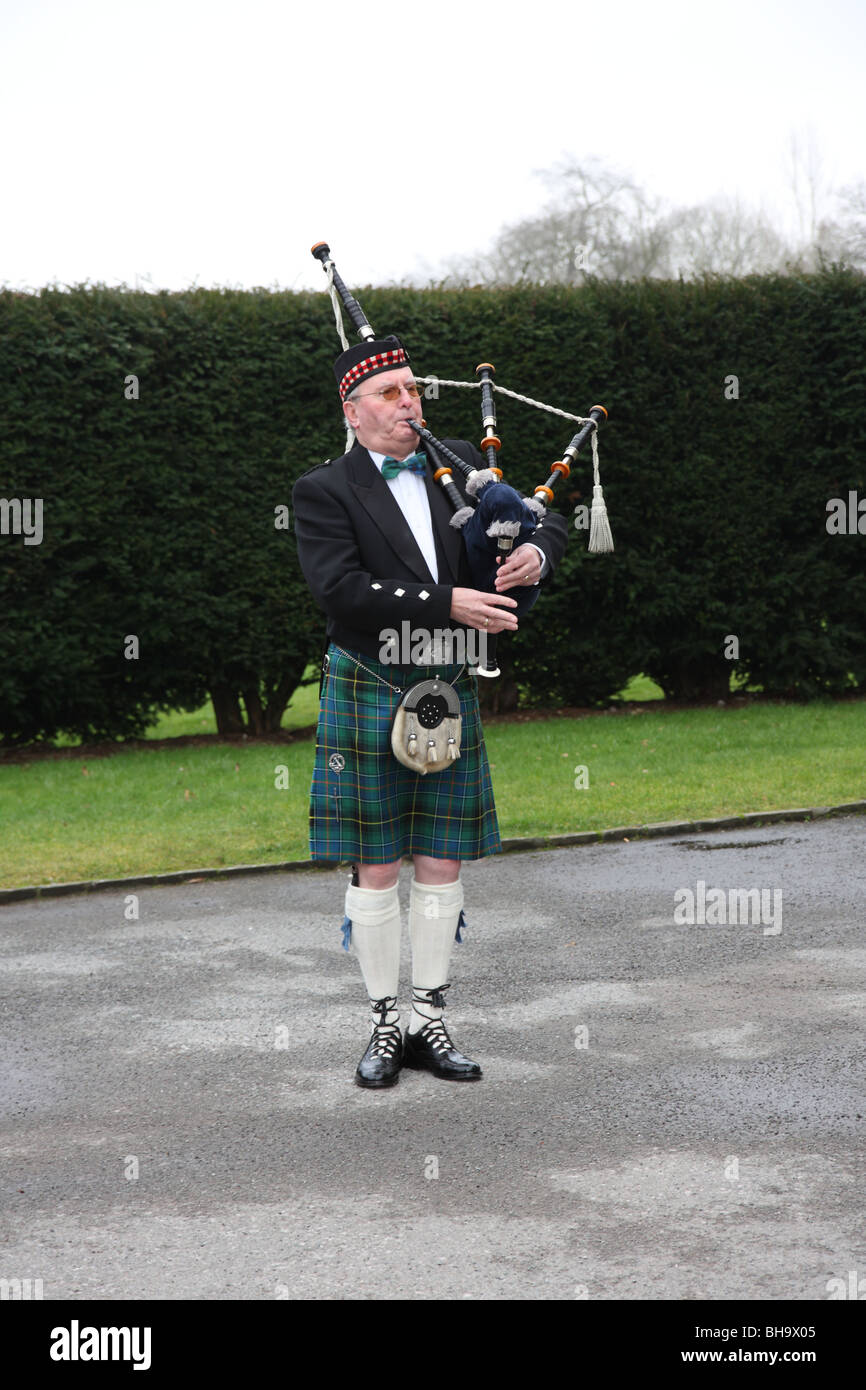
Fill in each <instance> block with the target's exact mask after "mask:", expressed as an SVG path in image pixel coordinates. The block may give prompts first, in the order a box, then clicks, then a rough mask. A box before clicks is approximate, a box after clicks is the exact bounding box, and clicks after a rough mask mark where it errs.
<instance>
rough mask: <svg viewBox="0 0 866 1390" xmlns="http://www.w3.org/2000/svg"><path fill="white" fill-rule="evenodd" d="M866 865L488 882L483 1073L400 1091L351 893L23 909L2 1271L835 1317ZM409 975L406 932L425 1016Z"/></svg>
mask: <svg viewBox="0 0 866 1390" xmlns="http://www.w3.org/2000/svg"><path fill="white" fill-rule="evenodd" d="M864 860H866V818H864V817H863V816H847V817H844V818H834V819H825V820H818V821H815V822H805V823H804V822H798V823H788V824H782V825H779V826H773V827H768V826H766V825H765V826H762V827H760V828H755V829H750V830H742V831H731V830H725V831H721V832H719V833H718V834H716V835H715V836H714V835H706V834H704V835H701V834H693V835H686V836H683V835H679V836H672V837H671V838H667V839H648V840H640V841H632V842H629V843H604V844H601V843H600V844H593V845H588V846H582V847H580V848H575V849H558V850H550V851H546V852H538V853H524V854H513V855H507V856H502V857H497V858H495V859H488V860H486V861H483V862H481V863H478V864H470V865H466V866H465V868H464V871H463V879H464V884H465V887H466V915H467V919H468V924H469V930H468V932H467V938H466V941H465V943H464V944H463V945H460V946H457V947H455V951H454V958H453V961H452V969H451V979H452V981H453V988H452V990H451V992H450V1004H449V1008H448V1010H447V1015H446V1017H447V1021H448V1023H449V1026H450V1028H451V1031H452V1033H453V1035H454V1038H455V1041H456V1043H457V1045H458V1046H459V1047H461V1048H462V1049H463V1050H465V1051H466V1052H467V1053H469V1055H470V1056H472V1057H474V1058H476V1059H477V1060H478V1061H480V1062H481V1063H482V1065H483V1067H484V1080H483V1081H482V1082H480V1083H479V1084H476V1085H472V1086H461V1085H454V1084H448V1083H444V1082H441V1081H438V1080H436V1079H435V1078H434V1077H432V1076H429V1075H427V1074H424V1073H418V1072H404V1073H403V1074H402V1075H401V1078H400V1082H399V1084H398V1085H397V1086H396V1087H395V1088H394V1089H393V1090H388V1091H382V1092H369V1091H361V1090H359V1089H358V1088H357V1087H355V1086H354V1085H353V1084H352V1076H353V1073H354V1069H355V1066H356V1064H357V1061H358V1058H359V1057H360V1055H361V1053H362V1052H363V1050H364V1047H365V1045H366V1038H367V1023H366V1017H367V1016H366V1008H365V995H364V991H363V988H362V986H361V982H360V974H359V971H358V966H357V962H356V961H355V960H354V958H353V957H352V956H349V955H346V954H345V953H344V952H343V951H342V950H341V949H340V945H339V924H340V921H341V919H342V915H343V908H342V902H343V894H344V890H345V885H346V882H347V875H346V873H345V872H344V871H334V872H322V871H314V870H309V871H301V872H294V873H284V874H274V875H269V876H265V877H253V876H251V877H239V878H232V879H229V880H224V881H206V882H198V883H195V882H192V883H188V884H185V885H183V886H179V887H178V886H171V887H150V888H141V889H139V890H137V891H136V895H135V897H134V898H133V897H132V895H131V894H129V893H124V892H122V891H117V892H115V891H110V892H103V893H97V894H88V895H78V896H70V897H61V898H54V899H44V900H41V901H32V902H20V903H10V904H6V905H4V906H2V907H0V951H2V955H0V968H2V992H3V1009H2V1036H3V1045H4V1056H5V1061H4V1066H3V1070H2V1083H0V1086H2V1095H0V1111H2V1135H3V1138H2V1170H3V1208H4V1212H3V1217H2V1252H3V1253H2V1259H0V1277H2V1278H6V1279H22V1280H24V1279H31V1280H33V1279H37V1278H38V1279H42V1281H43V1290H44V1293H43V1296H44V1298H45V1299H49V1298H51V1299H84V1298H95V1299H112V1298H119V1299H163V1298H167V1299H248V1300H265V1299H274V1298H277V1299H281V1298H287V1297H288V1298H305V1299H364V1300H379V1299H385V1300H387V1299H398V1298H408V1299H419V1300H420V1299H431V1298H432V1299H488V1300H497V1299H569V1300H570V1299H575V1298H578V1299H582V1298H588V1299H603V1300H609V1299H659V1300H690V1299H692V1300H701V1299H711V1298H722V1299H728V1298H745V1299H810V1300H823V1299H827V1298H828V1297H829V1292H828V1288H829V1287H830V1281H831V1280H834V1279H842V1280H847V1279H848V1277H849V1272H850V1271H852V1270H855V1271H857V1273H858V1277H859V1278H866V1234H864V1223H863V1209H864V1198H863V1193H864V1187H866V1183H864V1177H866V1172H864V1168H866V1164H864V1151H863V1133H864V1128H866V1065H864V1030H863V1006H864V1002H866V938H864V922H866V871H864V868H863V864H864ZM409 876H410V870H409V869H408V868H407V869H405V870H404V875H403V889H402V894H403V901H404V907H405V902H406V898H407V895H408V878H409ZM752 890H764V896H763V898H762V897H761V893H760V891H758V892H754V891H752ZM136 913H137V916H136V915H135V914H136ZM690 914H691V916H692V917H693V918H696V919H698V920H693V921H689V920H688V918H689V915H690ZM722 916H724V918H725V920H724V922H722V921H721V920H719V919H720V918H721V917H722ZM731 916H733V917H734V919H735V920H734V921H731V920H729V919H730V917H731ZM701 918H703V920H700V919H701ZM408 974H409V965H408V941H407V942H406V944H405V948H404V965H403V986H402V999H401V1005H402V1007H403V1016H404V1021H405V1019H406V1017H407V1016H408V1008H407V1006H406V1001H407V1000H408V995H409V989H408ZM864 1292H866V1283H864Z"/></svg>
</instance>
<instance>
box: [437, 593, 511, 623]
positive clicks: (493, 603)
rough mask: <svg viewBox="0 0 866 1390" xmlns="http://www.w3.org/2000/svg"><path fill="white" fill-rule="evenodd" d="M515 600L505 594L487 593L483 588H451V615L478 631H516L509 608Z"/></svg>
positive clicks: (457, 620) (456, 620)
mask: <svg viewBox="0 0 866 1390" xmlns="http://www.w3.org/2000/svg"><path fill="white" fill-rule="evenodd" d="M516 607H517V600H516V599H513V598H507V597H506V596H505V594H487V593H485V592H484V590H483V589H452V590H451V617H452V618H454V620H455V622H458V623H465V625H466V626H467V627H477V628H478V631H479V632H516V631H517V618H516V617H515V615H514V614H513V613H512V612H510V609H512V608H516Z"/></svg>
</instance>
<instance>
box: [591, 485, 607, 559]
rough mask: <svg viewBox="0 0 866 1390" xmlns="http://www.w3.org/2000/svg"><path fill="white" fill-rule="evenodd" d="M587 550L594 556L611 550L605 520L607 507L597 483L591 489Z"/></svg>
mask: <svg viewBox="0 0 866 1390" xmlns="http://www.w3.org/2000/svg"><path fill="white" fill-rule="evenodd" d="M588 549H589V550H591V551H593V552H595V553H596V554H600V553H603V552H604V551H606V550H613V535H612V533H611V529H610V522H609V521H608V519H607V507H606V506H605V503H604V493H603V492H602V490H601V483H597V484H596V485H595V487H594V488H593V489H592V511H591V513H590V523H589V546H588Z"/></svg>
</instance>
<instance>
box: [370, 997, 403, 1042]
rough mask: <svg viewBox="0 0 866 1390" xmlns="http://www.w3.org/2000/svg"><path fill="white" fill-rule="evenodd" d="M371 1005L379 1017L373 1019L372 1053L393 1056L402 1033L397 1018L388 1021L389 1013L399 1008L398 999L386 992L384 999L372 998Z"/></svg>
mask: <svg viewBox="0 0 866 1390" xmlns="http://www.w3.org/2000/svg"><path fill="white" fill-rule="evenodd" d="M370 1007H371V1008H372V1010H373V1013H374V1014H378V1015H379V1018H378V1020H377V1019H375V1018H374V1019H373V1027H372V1034H371V1037H370V1048H369V1051H370V1055H371V1056H372V1057H393V1056H394V1053H395V1052H396V1051H397V1048H398V1047H399V1045H400V1041H401V1034H400V1028H399V1025H398V1023H397V1022H396V1020H395V1021H394V1022H393V1023H389V1022H388V1014H389V1013H390V1012H392V1011H393V1010H396V1008H397V1000H396V998H394V996H393V995H390V994H386V995H385V997H384V998H383V999H371V1000H370Z"/></svg>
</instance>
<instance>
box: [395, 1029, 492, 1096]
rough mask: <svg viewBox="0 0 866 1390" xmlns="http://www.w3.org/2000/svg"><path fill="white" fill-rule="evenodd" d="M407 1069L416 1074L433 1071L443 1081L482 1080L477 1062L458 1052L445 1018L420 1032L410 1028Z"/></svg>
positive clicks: (405, 1058)
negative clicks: (411, 1030) (413, 1031)
mask: <svg viewBox="0 0 866 1390" xmlns="http://www.w3.org/2000/svg"><path fill="white" fill-rule="evenodd" d="M403 1066H404V1067H412V1068H413V1069H414V1070H416V1071H432V1073H433V1075H434V1076H439V1077H441V1078H442V1080H443V1081H480V1080H481V1077H482V1075H483V1073H482V1071H481V1068H480V1066H479V1065H478V1063H477V1062H471V1061H470V1060H469V1058H468V1057H464V1056H463V1053H462V1052H458V1051H457V1048H456V1047H455V1046H454V1044H453V1042H452V1041H451V1039H450V1038H449V1036H448V1029H447V1028H446V1027H445V1024H444V1023H443V1022H442V1019H441V1018H438V1019H432V1020H431V1021H430V1022H429V1023H425V1024H424V1027H423V1028H422V1029H421V1030H420V1032H418V1033H410V1032H409V1031H408V1029H407V1031H406V1036H405V1038H404V1039H403Z"/></svg>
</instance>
